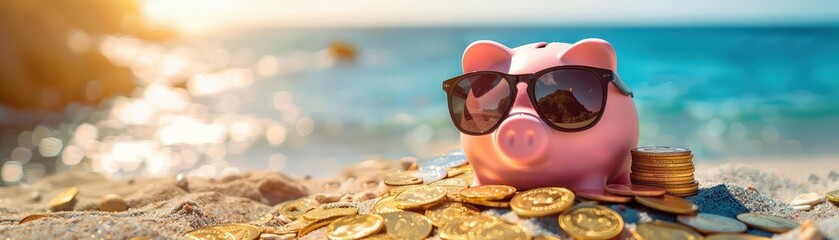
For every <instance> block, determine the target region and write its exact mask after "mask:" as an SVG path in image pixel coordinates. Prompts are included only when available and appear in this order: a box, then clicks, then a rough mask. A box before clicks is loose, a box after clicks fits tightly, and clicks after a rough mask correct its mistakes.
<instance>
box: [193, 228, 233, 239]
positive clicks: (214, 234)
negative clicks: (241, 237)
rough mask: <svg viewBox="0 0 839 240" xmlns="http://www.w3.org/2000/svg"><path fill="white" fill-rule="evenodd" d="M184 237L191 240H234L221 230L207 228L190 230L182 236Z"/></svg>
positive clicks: (231, 235) (230, 234) (230, 235)
mask: <svg viewBox="0 0 839 240" xmlns="http://www.w3.org/2000/svg"><path fill="white" fill-rule="evenodd" d="M184 237H186V238H188V239H193V240H207V239H225V240H227V239H229V240H236V237H234V236H233V234H232V233H228V232H225V231H223V230H221V229H217V228H213V227H208V228H202V229H197V230H192V231H189V232H187V233H186V234H184Z"/></svg>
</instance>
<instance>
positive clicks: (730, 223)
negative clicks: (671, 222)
mask: <svg viewBox="0 0 839 240" xmlns="http://www.w3.org/2000/svg"><path fill="white" fill-rule="evenodd" d="M676 220H678V221H679V222H680V223H682V224H684V225H688V226H690V227H692V228H693V229H696V230H697V231H699V232H701V233H703V234H711V233H741V232H745V231H746V224H743V223H742V222H740V221H737V220H736V219H733V218H729V217H723V216H720V215H716V214H708V213H700V214H697V215H695V216H690V215H679V216H677V217H676Z"/></svg>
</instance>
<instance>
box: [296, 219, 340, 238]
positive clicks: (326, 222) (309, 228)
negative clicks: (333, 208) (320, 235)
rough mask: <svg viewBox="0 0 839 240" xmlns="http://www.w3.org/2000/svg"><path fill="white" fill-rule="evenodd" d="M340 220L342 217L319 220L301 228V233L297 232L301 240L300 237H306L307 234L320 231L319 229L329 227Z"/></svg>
mask: <svg viewBox="0 0 839 240" xmlns="http://www.w3.org/2000/svg"><path fill="white" fill-rule="evenodd" d="M339 218H341V216H337V217H329V218H324V219H318V220H316V221H312V222H309V224H307V225H306V226H304V227H303V228H301V229H300V231H297V237H298V238H299V237H302V236H305V235H306V234H309V233H310V232H313V231H315V230H318V228H321V227H323V226H326V225H329V224H330V223H332V222H333V221H335V220H337V219H339Z"/></svg>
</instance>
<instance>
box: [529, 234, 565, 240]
mask: <svg viewBox="0 0 839 240" xmlns="http://www.w3.org/2000/svg"><path fill="white" fill-rule="evenodd" d="M533 240H559V238H557V237H554V236H550V235H539V236H535V237H533Z"/></svg>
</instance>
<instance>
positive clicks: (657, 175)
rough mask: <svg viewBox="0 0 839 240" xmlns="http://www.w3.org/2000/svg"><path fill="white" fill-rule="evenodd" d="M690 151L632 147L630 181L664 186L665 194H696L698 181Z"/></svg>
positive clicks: (672, 148)
mask: <svg viewBox="0 0 839 240" xmlns="http://www.w3.org/2000/svg"><path fill="white" fill-rule="evenodd" d="M694 171H695V168H694V166H693V153H692V152H691V150H690V149H687V148H680V147H668V146H651V147H639V148H636V149H633V150H632V172H630V174H629V176H630V179H631V181H632V183H633V184H640V185H647V186H656V187H660V188H664V189H665V191H667V194H668V195H672V196H678V197H689V196H693V195H696V193H697V192H698V191H699V184H698V183H697V182H696V179H695V178H694V175H693V173H694Z"/></svg>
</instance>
